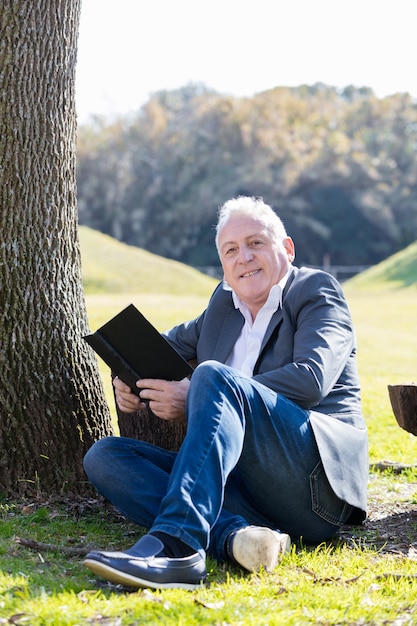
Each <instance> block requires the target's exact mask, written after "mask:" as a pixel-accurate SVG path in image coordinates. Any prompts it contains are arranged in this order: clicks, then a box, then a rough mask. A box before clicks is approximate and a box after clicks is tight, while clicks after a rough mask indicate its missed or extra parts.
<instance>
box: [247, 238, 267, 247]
mask: <svg viewBox="0 0 417 626" xmlns="http://www.w3.org/2000/svg"><path fill="white" fill-rule="evenodd" d="M263 243H264V242H263V241H261V240H260V239H255V241H252V242H251V244H250V245H251V246H253V247H254V248H256V247H257V246H262V245H263Z"/></svg>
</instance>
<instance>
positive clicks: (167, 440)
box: [116, 407, 186, 452]
mask: <svg viewBox="0 0 417 626" xmlns="http://www.w3.org/2000/svg"><path fill="white" fill-rule="evenodd" d="M116 410H117V417H118V422H119V430H120V435H121V436H122V437H131V438H132V439H140V440H141V441H147V442H148V443H153V444H154V445H155V446H159V447H161V448H165V449H166V450H173V451H175V452H177V450H179V448H180V446H181V444H182V440H183V439H184V435H185V431H186V425H185V423H183V422H168V421H166V420H161V419H160V418H159V417H156V415H154V414H153V413H152V411H151V410H149V409H148V410H146V411H137V412H136V413H122V412H121V411H120V410H119V408H118V407H116Z"/></svg>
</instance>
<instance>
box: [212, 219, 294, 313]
mask: <svg viewBox="0 0 417 626" xmlns="http://www.w3.org/2000/svg"><path fill="white" fill-rule="evenodd" d="M218 246H219V254H220V261H221V264H222V267H223V272H224V277H225V280H226V281H227V282H228V284H229V285H230V287H231V288H232V289H233V290H234V291H235V292H236V294H237V295H238V296H239V298H240V299H241V300H242V301H243V302H244V303H245V304H246V305H247V306H248V307H249V310H250V311H251V313H252V317H253V318H255V316H256V314H257V313H258V311H259V309H260V308H261V307H262V306H263V305H264V304H265V302H266V301H267V299H268V296H269V292H270V290H271V287H273V285H276V284H277V283H279V281H280V280H281V278H282V277H283V276H285V274H286V273H287V272H288V269H289V267H290V265H291V262H292V261H293V260H294V244H293V242H292V240H291V238H290V237H286V238H285V239H283V240H282V241H279V242H275V243H274V242H273V241H272V239H271V237H270V235H269V233H268V231H267V229H266V227H265V225H264V224H263V223H262V222H261V221H259V220H257V219H255V218H253V217H251V216H249V215H242V214H235V215H232V216H231V217H230V218H229V220H228V221H227V222H226V224H225V225H224V227H223V228H222V230H221V231H220V233H219V237H218Z"/></svg>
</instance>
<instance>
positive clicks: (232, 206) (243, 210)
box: [216, 196, 287, 250]
mask: <svg viewBox="0 0 417 626" xmlns="http://www.w3.org/2000/svg"><path fill="white" fill-rule="evenodd" d="M236 214H238V215H249V216H250V217H253V218H254V219H256V220H259V221H260V222H262V224H264V226H265V228H266V229H267V231H268V233H269V235H270V237H271V239H272V240H273V241H274V242H277V241H279V240H282V239H284V238H285V237H287V232H286V230H285V227H284V224H283V223H282V221H281V219H280V218H279V217H278V215H277V214H276V213H275V211H274V210H273V209H272V208H271V207H270V206H269V204H266V203H265V202H264V201H263V198H255V197H253V196H252V197H251V196H239V197H237V198H232V200H228V201H227V202H225V203H224V204H223V206H221V207H220V209H219V211H218V214H217V216H218V220H217V226H216V247H217V250H219V235H220V232H221V230H222V229H223V227H224V226H225V225H226V223H227V221H228V220H229V219H230V217H231V216H232V215H236Z"/></svg>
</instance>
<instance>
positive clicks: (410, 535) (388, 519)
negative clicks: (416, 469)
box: [339, 464, 417, 558]
mask: <svg viewBox="0 0 417 626" xmlns="http://www.w3.org/2000/svg"><path fill="white" fill-rule="evenodd" d="M380 465H381V464H380ZM401 468H403V471H401ZM380 469H381V470H382V471H378V472H377V473H371V474H370V480H369V490H368V502H369V510H368V518H367V519H366V520H365V522H364V523H363V524H361V525H360V526H355V527H352V526H350V527H349V526H346V527H343V528H342V529H341V531H340V533H339V537H340V539H341V540H342V541H346V542H352V543H358V542H359V543H360V544H361V545H363V546H365V547H366V546H367V547H373V548H377V549H378V550H379V551H381V552H385V553H387V552H389V553H395V554H402V555H404V556H408V557H412V558H417V481H415V480H410V479H409V478H407V471H408V470H409V466H399V465H397V466H392V464H386V473H384V471H383V469H384V468H383V466H381V467H380Z"/></svg>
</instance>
